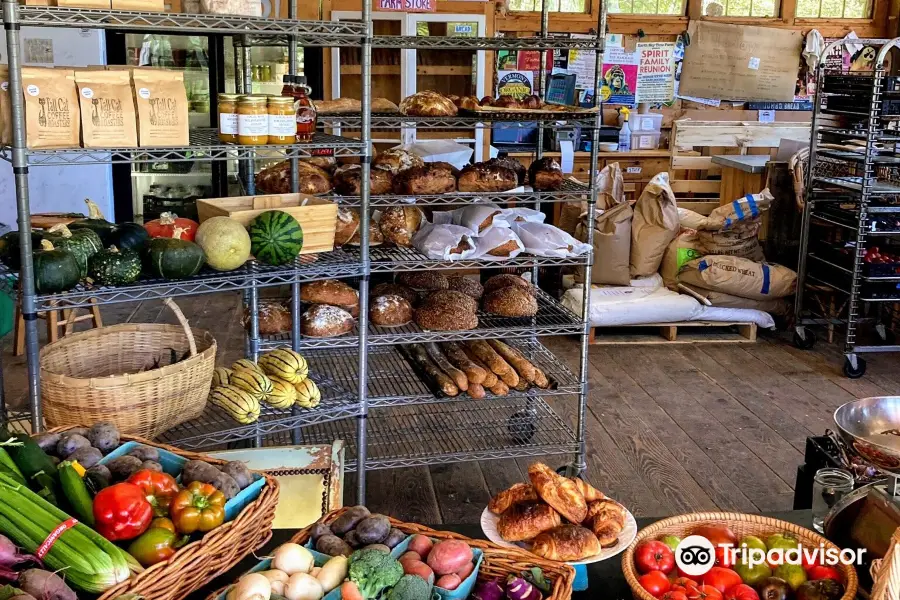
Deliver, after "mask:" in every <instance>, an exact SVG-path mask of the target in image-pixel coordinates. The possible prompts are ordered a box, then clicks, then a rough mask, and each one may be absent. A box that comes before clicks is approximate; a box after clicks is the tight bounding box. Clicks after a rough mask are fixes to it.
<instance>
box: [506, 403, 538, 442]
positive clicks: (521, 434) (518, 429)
mask: <svg viewBox="0 0 900 600" xmlns="http://www.w3.org/2000/svg"><path fill="white" fill-rule="evenodd" d="M506 430H507V431H508V432H509V435H510V436H511V437H512V441H513V442H515V443H516V444H522V445H524V444H527V443H528V442H530V441H531V439H532V438H533V437H534V434H535V433H537V425H535V418H534V415H532V414H531V413H529V412H528V411H519V412H517V413H515V414H514V415H513V416H511V417H510V418H509V420H508V421H507V422H506Z"/></svg>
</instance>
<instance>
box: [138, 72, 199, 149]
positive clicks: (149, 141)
mask: <svg viewBox="0 0 900 600" xmlns="http://www.w3.org/2000/svg"><path fill="white" fill-rule="evenodd" d="M131 80H132V83H133V84H134V102H135V104H136V105H137V113H138V146H140V147H142V148H153V147H159V146H187V145H188V101H187V92H186V91H185V89H184V74H183V73H181V72H178V71H165V70H162V69H135V70H134V71H132V73H131Z"/></svg>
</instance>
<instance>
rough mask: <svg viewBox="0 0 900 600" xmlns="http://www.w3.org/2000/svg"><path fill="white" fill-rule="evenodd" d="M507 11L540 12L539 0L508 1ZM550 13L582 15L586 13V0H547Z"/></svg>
mask: <svg viewBox="0 0 900 600" xmlns="http://www.w3.org/2000/svg"><path fill="white" fill-rule="evenodd" d="M508 1H509V10H513V11H527V12H541V9H542V6H541V0H508ZM547 5H548V7H549V10H550V12H567V13H583V12H587V11H588V4H587V0H547Z"/></svg>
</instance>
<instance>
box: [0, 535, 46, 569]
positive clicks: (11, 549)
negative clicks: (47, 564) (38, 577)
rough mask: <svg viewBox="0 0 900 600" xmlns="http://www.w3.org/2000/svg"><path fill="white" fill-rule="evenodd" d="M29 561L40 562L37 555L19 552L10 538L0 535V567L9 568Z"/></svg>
mask: <svg viewBox="0 0 900 600" xmlns="http://www.w3.org/2000/svg"><path fill="white" fill-rule="evenodd" d="M29 561H32V562H35V563H37V564H41V561H40V559H38V557H36V556H34V555H32V554H20V553H19V548H18V546H16V545H15V544H14V543H13V542H12V540H10V539H9V538H8V537H6V536H4V535H0V567H7V568H11V567H15V566H16V565H20V564H22V563H26V562H29Z"/></svg>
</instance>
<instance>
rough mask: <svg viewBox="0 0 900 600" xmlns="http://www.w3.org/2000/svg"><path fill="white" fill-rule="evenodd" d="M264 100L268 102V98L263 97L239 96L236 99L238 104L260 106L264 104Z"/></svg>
mask: <svg viewBox="0 0 900 600" xmlns="http://www.w3.org/2000/svg"><path fill="white" fill-rule="evenodd" d="M266 100H268V98H266V97H265V96H240V97H239V98H238V101H239V102H246V103H247V104H257V103H259V104H262V103H263V102H266Z"/></svg>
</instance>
